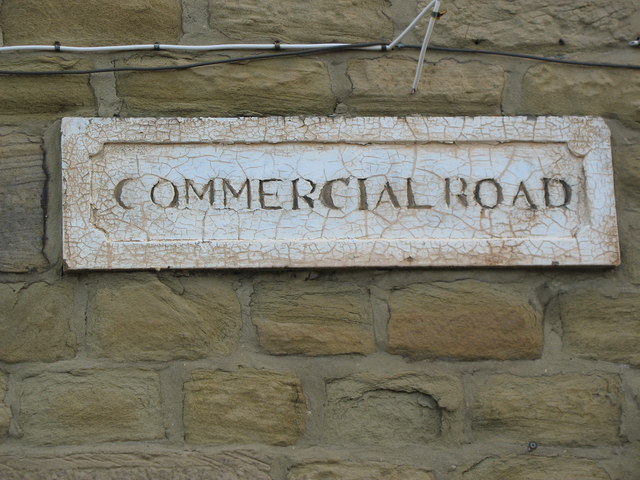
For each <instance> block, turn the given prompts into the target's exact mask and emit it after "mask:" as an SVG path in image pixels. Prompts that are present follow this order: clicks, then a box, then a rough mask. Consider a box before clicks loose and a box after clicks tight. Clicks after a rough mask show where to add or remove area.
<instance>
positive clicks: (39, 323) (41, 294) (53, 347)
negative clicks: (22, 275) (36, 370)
mask: <svg viewBox="0 0 640 480" xmlns="http://www.w3.org/2000/svg"><path fill="white" fill-rule="evenodd" d="M73 290H74V288H73V284H72V283H71V282H68V281H60V282H56V283H54V284H52V285H48V284H47V283H44V282H38V283H34V284H32V285H29V286H25V285H24V284H0V361H4V362H9V363H15V362H52V361H55V360H61V359H64V358H71V357H73V356H74V355H75V353H76V349H77V339H76V336H75V334H74V333H73V331H72V329H71V327H70V325H71V316H72V311H73Z"/></svg>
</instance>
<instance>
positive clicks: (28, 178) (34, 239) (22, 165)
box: [0, 87, 47, 272]
mask: <svg viewBox="0 0 640 480" xmlns="http://www.w3.org/2000/svg"><path fill="white" fill-rule="evenodd" d="M0 90H1V87H0ZM43 160H44V159H43V152H42V139H41V138H39V137H34V136H31V135H25V134H20V133H11V134H6V135H0V205H2V209H0V271H4V272H27V271H29V270H32V269H39V268H44V267H46V265H47V262H46V258H45V257H44V255H43V253H42V249H43V246H44V245H43V241H42V239H43V238H44V214H45V212H44V211H43V207H42V205H43V194H44V187H45V181H46V175H45V173H44V168H43Z"/></svg>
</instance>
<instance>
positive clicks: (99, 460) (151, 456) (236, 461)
mask: <svg viewBox="0 0 640 480" xmlns="http://www.w3.org/2000/svg"><path fill="white" fill-rule="evenodd" d="M269 470H270V466H269V463H268V459H267V458H263V457H262V456H259V455H257V454H255V453H254V452H245V451H228V452H221V453H215V454H206V453H193V452H180V453H144V454H136V453H81V454H67V455H64V456H56V455H55V454H50V455H42V454H40V455H35V454H30V455H4V456H0V477H1V478H2V479H3V480H51V479H56V480H123V479H127V480H146V479H154V480H160V479H171V480H211V479H213V478H215V479H216V480H246V479H252V480H271V477H270V476H269Z"/></svg>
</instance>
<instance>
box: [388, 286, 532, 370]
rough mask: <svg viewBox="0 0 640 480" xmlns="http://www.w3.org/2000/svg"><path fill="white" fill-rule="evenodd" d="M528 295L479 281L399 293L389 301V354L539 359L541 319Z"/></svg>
mask: <svg viewBox="0 0 640 480" xmlns="http://www.w3.org/2000/svg"><path fill="white" fill-rule="evenodd" d="M529 295H530V294H529V293H526V292H524V290H523V289H521V288H520V289H518V288H515V287H511V286H506V285H501V286H496V285H489V284H486V283H482V282H478V281H475V280H463V281H458V282H453V283H445V282H434V283H431V284H416V285H411V286H409V287H405V288H400V289H398V290H396V291H394V292H392V294H391V297H390V311H391V318H390V320H389V327H388V334H389V343H388V350H389V351H390V352H392V353H398V354H402V355H408V356H410V357H414V358H457V359H464V360H478V359H498V360H506V359H519V358H537V357H539V356H540V353H541V351H542V342H543V332H542V318H541V314H540V312H538V311H537V309H535V308H533V307H532V306H531V304H530V298H529Z"/></svg>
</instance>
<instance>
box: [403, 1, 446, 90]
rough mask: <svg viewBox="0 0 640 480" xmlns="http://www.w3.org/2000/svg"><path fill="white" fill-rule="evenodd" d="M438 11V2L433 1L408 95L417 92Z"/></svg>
mask: <svg viewBox="0 0 640 480" xmlns="http://www.w3.org/2000/svg"><path fill="white" fill-rule="evenodd" d="M439 10H440V0H435V5H434V7H433V11H432V12H431V17H430V18H429V25H427V31H426V32H425V34H424V40H423V41H422V48H421V49H420V56H419V57H418V65H417V66H416V74H415V76H414V77H413V85H411V90H410V92H409V93H410V95H413V94H415V93H416V92H417V91H418V83H420V77H421V76H422V68H423V67H424V57H425V55H426V53H427V46H428V45H429V39H430V38H431V32H433V25H434V23H435V21H436V19H437V18H438V15H439Z"/></svg>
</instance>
